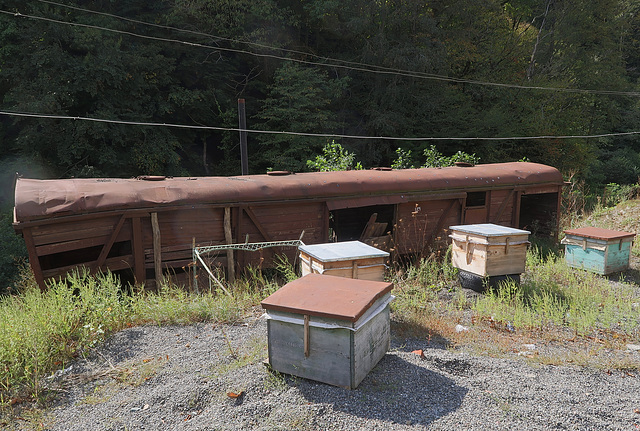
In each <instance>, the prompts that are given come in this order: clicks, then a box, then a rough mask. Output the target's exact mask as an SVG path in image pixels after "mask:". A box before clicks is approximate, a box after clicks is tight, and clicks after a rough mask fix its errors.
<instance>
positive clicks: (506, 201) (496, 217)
mask: <svg viewBox="0 0 640 431" xmlns="http://www.w3.org/2000/svg"><path fill="white" fill-rule="evenodd" d="M514 194H515V190H513V189H512V190H510V191H509V194H508V195H507V197H505V198H504V200H503V201H502V203H501V204H500V207H499V208H498V212H496V214H495V215H494V216H493V218H492V219H491V223H497V222H498V221H499V220H500V218H501V217H502V213H503V212H504V210H505V208H506V207H507V204H509V203H510V201H511V200H512V199H513V195H514ZM489 214H491V213H489Z"/></svg>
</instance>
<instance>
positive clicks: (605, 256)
mask: <svg viewBox="0 0 640 431" xmlns="http://www.w3.org/2000/svg"><path fill="white" fill-rule="evenodd" d="M634 238H635V233H631V232H622V231H615V230H608V229H602V228H597V227H591V226H589V227H583V228H579V229H570V230H566V231H565V237H564V239H563V240H562V244H564V246H565V251H564V257H565V261H566V262H567V265H569V266H571V267H573V268H580V269H584V270H587V271H591V272H595V273H597V274H602V275H606V274H611V273H613V272H619V271H624V270H626V269H628V268H629V259H630V256H631V247H632V245H633V240H634Z"/></svg>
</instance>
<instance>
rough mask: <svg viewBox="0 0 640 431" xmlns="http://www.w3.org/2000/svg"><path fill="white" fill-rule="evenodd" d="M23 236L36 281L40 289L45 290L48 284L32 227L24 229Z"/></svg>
mask: <svg viewBox="0 0 640 431" xmlns="http://www.w3.org/2000/svg"><path fill="white" fill-rule="evenodd" d="M22 237H23V238H24V242H25V244H26V246H27V252H28V253H29V263H30V264H31V269H32V270H33V275H34V277H35V278H36V282H37V283H38V286H39V287H40V290H41V291H43V292H44V290H45V289H46V288H47V286H46V284H45V283H44V274H43V273H42V267H41V266H40V258H39V257H38V251H37V250H36V245H35V244H34V242H33V236H32V235H31V229H30V228H28V229H23V230H22Z"/></svg>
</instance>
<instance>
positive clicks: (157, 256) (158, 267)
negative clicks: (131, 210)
mask: <svg viewBox="0 0 640 431" xmlns="http://www.w3.org/2000/svg"><path fill="white" fill-rule="evenodd" d="M151 230H152V231H153V268H154V269H155V272H156V289H157V288H159V287H160V285H161V284H162V252H161V251H160V248H161V247H162V241H161V239H160V225H159V224H158V213H151Z"/></svg>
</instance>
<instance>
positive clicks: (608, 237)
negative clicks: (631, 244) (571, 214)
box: [564, 226, 636, 241]
mask: <svg viewBox="0 0 640 431" xmlns="http://www.w3.org/2000/svg"><path fill="white" fill-rule="evenodd" d="M564 233H565V235H573V236H579V237H583V238H593V239H601V240H604V241H613V240H621V239H627V240H628V239H629V238H633V237H635V236H636V234H635V233H633V232H623V231H619V230H609V229H603V228H599V227H593V226H587V227H581V228H578V229H567V230H565V231H564Z"/></svg>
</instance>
